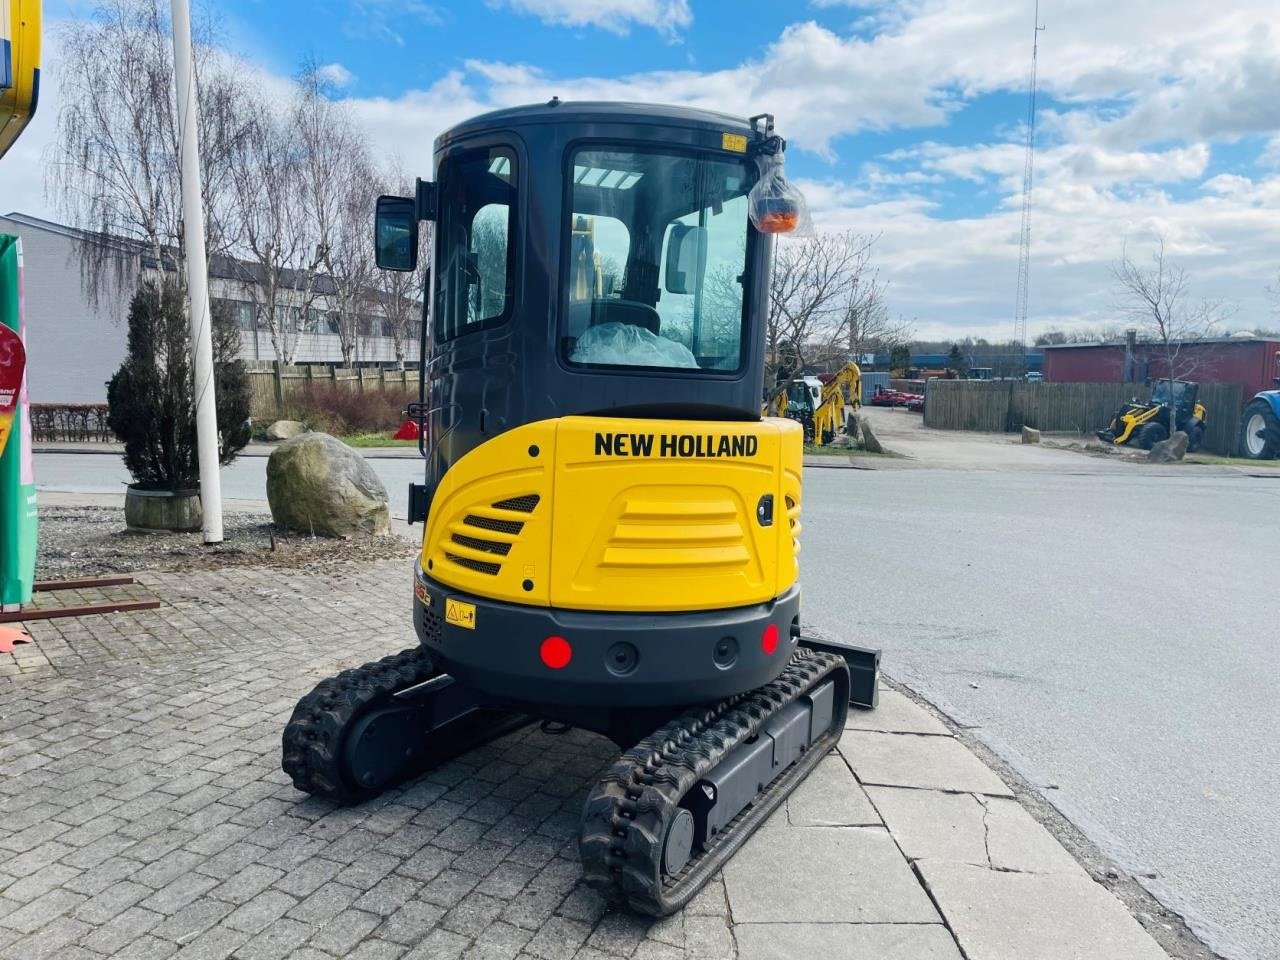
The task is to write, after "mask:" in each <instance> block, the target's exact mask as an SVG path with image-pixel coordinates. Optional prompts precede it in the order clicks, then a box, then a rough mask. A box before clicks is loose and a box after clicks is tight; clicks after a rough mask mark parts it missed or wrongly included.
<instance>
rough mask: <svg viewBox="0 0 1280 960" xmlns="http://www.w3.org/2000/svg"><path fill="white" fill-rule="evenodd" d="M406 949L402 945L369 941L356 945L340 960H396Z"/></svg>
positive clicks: (374, 940)
mask: <svg viewBox="0 0 1280 960" xmlns="http://www.w3.org/2000/svg"><path fill="white" fill-rule="evenodd" d="M407 949H409V948H408V947H406V946H404V945H403V944H399V943H388V942H387V941H386V940H377V939H369V940H365V941H363V942H362V943H360V944H358V945H357V946H356V948H355V949H354V950H352V951H351V952H350V953H348V954H346V955H345V956H344V957H343V958H342V960H397V958H398V957H400V956H401V955H402V954H403V953H404V952H405V951H406V950H407Z"/></svg>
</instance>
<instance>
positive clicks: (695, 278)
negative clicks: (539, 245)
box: [560, 146, 752, 373]
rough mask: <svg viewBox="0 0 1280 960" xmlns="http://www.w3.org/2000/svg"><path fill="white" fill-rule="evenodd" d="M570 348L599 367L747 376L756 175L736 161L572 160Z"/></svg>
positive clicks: (602, 155) (671, 156)
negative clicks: (751, 203)
mask: <svg viewBox="0 0 1280 960" xmlns="http://www.w3.org/2000/svg"><path fill="white" fill-rule="evenodd" d="M568 168H569V170H570V171H571V181H572V182H571V185H570V188H569V210H568V213H567V217H566V223H565V232H566V249H567V251H568V256H567V257H566V260H567V264H566V273H567V276H566V277H565V303H564V309H563V311H562V314H561V324H560V326H561V348H562V351H563V354H564V357H565V359H566V360H567V361H568V362H569V363H571V364H575V365H581V366H588V367H659V368H666V369H686V370H690V371H694V372H696V371H707V372H718V373H733V372H736V371H738V370H739V369H740V368H741V365H742V357H743V349H742V337H743V322H742V321H743V316H744V314H745V305H744V295H745V294H746V289H747V288H746V286H745V281H746V263H747V245H748V241H749V239H750V229H749V221H748V218H747V197H746V195H747V192H748V191H749V190H750V189H751V184H752V181H751V172H750V170H749V168H748V166H747V164H746V163H744V162H743V161H740V160H736V159H731V158H721V157H715V156H701V157H700V156H697V155H694V154H681V153H675V152H663V151H661V150H649V149H636V148H626V149H622V148H609V147H596V146H593V147H584V148H581V149H579V150H577V151H575V152H573V154H572V155H571V158H570V163H569V167H568Z"/></svg>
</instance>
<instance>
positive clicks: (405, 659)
mask: <svg viewBox="0 0 1280 960" xmlns="http://www.w3.org/2000/svg"><path fill="white" fill-rule="evenodd" d="M440 672H441V671H439V670H437V669H436V667H435V665H434V664H433V663H432V662H431V657H430V656H428V654H427V652H426V651H425V650H423V649H422V648H421V647H414V648H412V649H409V650H401V651H400V652H399V653H396V654H392V655H391V656H389V657H383V658H382V659H381V660H375V661H373V662H372V663H366V664H364V666H361V667H356V668H354V669H352V670H343V671H342V673H340V674H338V675H337V676H336V677H330V678H329V679H327V680H321V681H320V682H319V683H318V684H316V687H315V689H314V690H312V691H311V692H310V693H308V694H307V695H306V696H305V697H303V698H302V699H301V700H299V701H298V705H297V706H296V707H294V708H293V715H292V716H291V717H290V718H289V722H288V723H287V724H286V725H285V728H284V736H283V744H282V746H283V753H282V760H281V766H282V767H283V768H284V772H285V773H287V774H288V775H289V776H290V777H291V778H292V779H293V785H294V786H295V787H297V788H298V789H299V790H302V791H303V792H305V793H310V794H313V795H315V796H320V797H328V798H329V799H330V800H337V801H338V802H340V803H356V802H358V801H360V800H367V799H369V798H370V797H373V796H376V795H377V794H378V793H380V792H381V790H382V789H385V788H384V787H380V788H377V789H366V788H362V787H360V786H358V785H357V784H353V783H350V782H349V781H348V780H347V779H346V778H345V777H343V775H342V767H343V759H342V747H343V740H344V738H345V736H346V732H347V730H349V729H350V727H351V724H352V723H353V722H354V721H355V719H356V718H357V717H359V716H360V715H361V714H362V713H364V712H365V711H366V710H368V709H369V708H370V707H373V706H376V705H377V704H379V703H384V702H386V701H388V700H390V699H391V697H393V696H394V695H395V694H396V693H397V692H398V691H400V690H407V689H408V688H409V687H414V686H417V685H418V684H420V683H424V682H425V681H427V680H430V679H431V678H432V677H434V676H438V675H439V674H440Z"/></svg>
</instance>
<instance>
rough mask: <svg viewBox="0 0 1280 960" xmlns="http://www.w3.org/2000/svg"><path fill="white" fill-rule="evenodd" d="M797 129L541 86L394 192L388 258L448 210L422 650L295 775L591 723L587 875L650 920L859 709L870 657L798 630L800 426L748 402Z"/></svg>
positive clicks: (421, 590) (450, 145)
mask: <svg viewBox="0 0 1280 960" xmlns="http://www.w3.org/2000/svg"><path fill="white" fill-rule="evenodd" d="M784 146H785V144H784V142H783V140H782V139H781V138H780V137H779V136H777V135H776V134H775V133H774V130H773V123H772V118H771V117H768V116H766V115H762V116H759V117H754V118H752V119H751V120H746V121H744V120H741V119H737V118H734V117H729V116H725V115H722V114H716V113H708V112H705V111H701V110H693V109H688V108H682V107H655V106H652V105H643V104H625V103H562V102H560V101H559V100H558V99H557V100H552V101H551V102H550V103H548V104H545V105H540V106H533V107H520V108H514V109H510V110H503V111H500V112H497V113H492V114H488V115H486V116H482V117H479V118H477V119H474V120H471V121H469V122H466V123H463V124H461V125H460V126H458V127H455V128H453V129H452V130H449V131H448V132H446V133H445V134H443V135H442V136H441V137H440V138H439V139H438V140H437V141H436V147H435V170H436V174H435V180H434V182H431V183H427V182H424V181H419V183H418V187H417V192H416V196H414V197H383V198H380V199H379V201H378V210H377V217H376V222H375V234H376V235H375V240H376V250H377V260H378V264H379V266H381V267H383V268H385V269H392V270H411V269H413V268H414V266H415V264H416V262H417V255H418V234H419V223H420V221H422V220H429V221H432V222H433V223H434V225H435V239H434V245H433V251H432V255H433V263H432V270H431V280H430V282H429V285H428V292H427V297H426V300H427V303H428V305H429V310H428V311H427V315H426V317H425V319H426V320H427V321H428V322H427V323H425V324H424V333H423V342H422V347H423V353H422V356H423V357H424V373H425V375H424V378H423V379H424V381H425V382H426V384H427V386H426V387H425V393H424V394H423V396H422V398H421V402H420V403H419V404H417V405H415V407H413V408H412V410H411V413H412V415H413V416H414V417H416V418H417V419H418V420H419V421H420V423H421V424H422V425H423V427H424V429H422V430H421V431H420V432H421V434H422V435H423V436H424V437H428V438H429V445H428V444H427V442H426V441H424V442H423V446H422V450H423V453H424V456H425V457H426V481H425V483H423V484H414V485H412V486H411V487H410V516H411V519H413V520H423V521H425V530H424V535H423V539H422V550H421V554H420V557H419V560H418V565H417V569H416V572H415V577H414V596H413V622H414V625H415V627H416V630H417V634H418V640H419V646H418V647H416V648H415V649H412V650H406V651H404V652H402V653H399V654H396V655H395V656H391V657H387V658H385V659H383V660H381V661H378V662H376V663H371V664H366V665H365V666H363V667H360V668H357V669H355V670H348V671H346V672H344V673H342V674H339V675H338V676H336V677H333V678H331V679H328V680H324V681H323V682H321V683H320V684H319V685H318V686H317V687H316V689H315V690H313V691H312V692H311V693H309V694H307V695H306V696H305V697H303V698H302V700H301V701H299V703H298V705H297V707H296V709H295V710H294V712H293V716H292V718H291V719H290V721H289V723H288V725H287V727H286V728H285V731H284V738H283V739H284V743H283V747H284V754H283V766H284V769H285V771H286V772H287V773H288V774H289V775H290V776H291V777H292V779H293V782H294V783H295V784H296V785H297V786H298V787H299V788H301V789H302V790H305V791H308V792H310V793H314V794H318V795H322V796H326V797H331V798H333V799H336V800H339V801H342V802H356V801H360V800H363V799H366V798H369V797H372V796H374V795H375V794H377V793H378V792H379V791H380V790H383V789H385V788H386V787H388V786H390V785H392V784H395V783H399V782H402V781H404V780H406V779H408V778H411V777H414V776H416V775H418V774H420V773H421V772H423V771H424V770H426V769H428V768H429V767H431V766H432V765H433V764H436V763H439V762H441V761H442V760H444V759H446V758H448V757H450V756H453V755H456V754H458V753H460V752H461V751H465V750H467V749H470V748H471V747H473V746H475V745H477V744H480V743H482V742H485V741H486V740H490V739H492V738H494V737H497V736H500V735H502V734H504V733H507V732H509V731H511V730H513V729H514V728H516V727H519V726H520V725H522V724H525V723H528V722H530V720H531V719H542V720H551V721H558V722H561V723H565V724H569V725H572V726H576V727H580V728H583V729H586V730H589V731H594V732H596V733H599V734H603V735H605V736H607V737H609V738H611V739H612V740H613V741H614V742H616V743H617V744H618V745H619V747H620V748H621V749H622V750H623V751H624V752H623V753H622V754H621V756H620V757H619V759H618V761H617V763H616V764H615V765H614V766H613V767H612V769H610V770H609V771H608V772H607V773H606V774H605V775H604V776H603V777H602V778H601V779H600V780H599V781H598V782H597V783H595V785H594V786H592V787H591V788H590V790H589V792H588V793H587V795H586V797H585V803H584V807H583V817H582V829H581V838H580V846H579V849H580V853H581V860H582V869H583V871H584V874H585V875H586V878H587V879H588V881H589V882H590V883H592V884H593V885H595V886H596V887H598V888H599V889H601V890H602V891H604V892H605V894H606V895H608V896H609V897H611V898H614V899H616V900H619V901H624V902H626V903H628V904H630V905H631V906H632V907H633V908H634V909H637V910H640V911H644V912H647V913H650V914H659V915H660V914H666V913H670V912H672V911H674V910H677V909H679V908H680V907H681V906H683V905H684V904H686V903H687V902H688V901H689V899H690V898H691V897H692V896H693V895H694V893H696V892H697V890H698V889H699V888H700V887H701V886H702V884H704V883H705V882H706V881H707V880H708V879H709V878H710V877H711V876H713V875H714V874H715V873H716V872H717V871H718V870H719V869H720V868H721V867H722V866H723V865H724V863H725V861H726V860H727V859H728V857H729V856H730V855H731V854H732V853H733V852H734V851H735V850H736V849H737V848H738V847H739V846H740V845H741V844H742V843H743V841H744V840H745V839H746V837H747V836H748V835H749V834H750V833H751V832H752V831H753V830H754V829H755V828H756V827H757V826H758V825H759V824H760V823H762V822H763V821H764V819H765V818H766V817H768V815H769V814H770V813H771V812H772V811H773V810H775V809H776V808H777V807H778V805H779V804H780V803H781V802H782V801H783V799H784V798H785V797H786V796H787V795H788V793H790V791H791V790H792V789H793V788H794V787H795V786H796V785H797V784H798V783H799V782H800V781H801V780H802V779H803V778H804V777H805V776H806V774H807V773H808V772H809V771H810V770H811V769H812V768H813V767H814V766H815V765H816V764H817V763H818V762H819V760H820V759H821V758H822V757H823V755H824V754H826V753H827V752H828V750H830V748H831V747H832V746H833V745H834V744H835V743H836V741H837V740H838V739H839V737H840V734H841V731H842V730H843V729H844V722H845V716H846V712H847V710H848V706H849V703H850V702H851V701H853V702H856V703H859V704H862V705H865V706H871V705H873V703H874V698H875V693H874V691H875V676H876V670H877V666H878V653H877V652H875V651H870V650H861V649H858V648H853V647H845V646H843V645H837V644H832V643H828V642H818V641H816V640H812V639H810V638H808V637H805V636H802V635H801V630H800V584H799V560H798V557H799V552H800V543H799V535H800V504H801V456H802V428H801V426H800V425H799V424H798V423H795V422H794V421H792V420H789V419H785V418H776V419H775V418H768V417H765V418H762V417H761V416H760V397H761V395H762V381H763V369H764V326H765V323H764V320H765V312H766V311H767V309H768V276H769V264H770V258H771V256H772V245H773V237H772V233H773V232H779V231H783V230H787V229H791V228H793V227H794V226H795V225H796V223H797V221H798V220H799V219H800V211H799V207H798V204H797V203H796V202H795V201H794V200H793V199H788V196H787V195H786V192H785V191H784V190H783V191H780V190H779V189H778V185H779V182H780V174H781V161H782V155H783V150H784ZM758 184H764V185H766V186H768V187H769V188H770V189H767V190H756V189H755V188H756V187H757V185H758ZM842 383H845V384H846V385H847V384H849V383H852V381H851V380H849V379H848V378H845V380H843V381H842ZM842 402H843V401H842ZM406 599H408V598H406Z"/></svg>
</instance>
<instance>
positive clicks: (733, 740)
mask: <svg viewBox="0 0 1280 960" xmlns="http://www.w3.org/2000/svg"><path fill="white" fill-rule="evenodd" d="M841 674H843V677H844V682H843V684H840V683H837V689H836V697H835V709H836V713H835V716H834V717H833V718H832V725H831V727H830V728H829V730H828V732H827V733H826V734H825V735H824V736H823V737H820V738H819V739H818V740H816V741H814V743H813V744H812V745H810V747H809V749H808V750H807V751H806V752H805V754H804V755H803V756H802V757H801V758H800V759H799V760H797V761H796V762H795V763H794V764H792V765H791V766H790V767H789V768H788V769H787V770H785V771H784V772H783V773H782V774H781V775H779V776H778V777H777V778H775V779H774V780H773V782H772V783H770V784H769V785H768V786H767V787H766V788H765V790H764V791H763V792H762V793H760V794H758V795H757V797H756V799H755V801H754V802H753V803H752V805H751V806H749V807H747V808H746V809H745V810H744V811H742V812H741V813H739V814H738V816H737V817H735V818H734V820H733V821H731V822H730V823H729V825H728V826H727V827H726V828H725V829H724V830H723V831H721V832H720V833H719V834H718V835H717V836H716V838H715V840H714V841H712V843H711V844H710V845H709V846H708V847H707V849H705V850H703V851H702V852H701V853H697V854H695V855H694V857H693V858H692V859H690V861H689V862H688V863H687V864H686V865H685V867H684V869H683V870H681V871H680V873H679V874H678V875H676V876H675V877H663V875H662V850H663V844H664V842H665V838H666V833H667V828H668V827H669V826H670V824H671V820H672V817H673V816H674V815H675V811H676V808H677V807H678V806H679V804H680V800H681V799H682V798H683V797H684V795H685V794H686V793H688V792H689V790H690V789H692V788H693V786H694V784H696V783H697V782H698V780H700V779H701V778H702V777H703V776H704V775H705V774H706V773H707V772H708V771H709V770H711V769H712V768H713V767H714V766H715V765H716V764H717V763H719V762H720V761H721V760H723V759H724V757H725V755H726V754H728V752H729V751H730V750H732V749H733V748H734V747H735V746H737V745H738V744H739V743H742V742H743V741H745V740H748V739H750V738H751V737H753V736H755V735H756V734H757V733H759V731H760V730H761V729H762V728H763V727H764V725H765V723H767V722H768V720H769V719H770V718H771V717H772V716H774V715H775V714H777V713H778V711H780V710H782V709H783V708H784V707H786V706H787V705H788V704H790V703H792V702H793V701H795V700H796V699H797V698H799V697H800V696H802V695H804V694H805V693H807V692H808V691H810V690H812V689H814V688H815V687H817V686H818V685H819V684H821V683H822V682H823V681H824V680H826V679H827V678H828V677H832V678H834V679H836V680H837V681H838V680H839V679H840V675H841ZM848 700H849V681H848V672H847V667H846V666H845V663H844V661H843V660H842V659H840V658H839V657H836V656H834V655H832V654H828V653H819V652H817V651H813V650H806V649H804V648H801V649H799V650H797V651H796V652H795V653H794V654H793V655H792V658H791V660H790V662H789V663H788V664H787V666H786V668H785V669H784V670H783V672H782V673H781V674H780V675H779V676H778V678H777V679H776V680H774V681H773V682H772V683H770V684H767V685H765V686H763V687H759V688H757V689H755V690H751V691H748V692H747V693H745V694H740V695H738V696H736V697H731V698H729V699H727V700H722V701H721V702H720V703H718V704H716V705H714V706H712V707H708V708H704V709H701V710H692V711H689V712H688V713H685V714H683V715H682V716H680V717H677V718H676V719H675V720H672V721H671V722H670V723H667V724H666V725H664V726H662V727H660V728H659V729H658V730H657V731H655V732H654V733H652V734H650V735H649V736H647V737H645V738H644V739H643V740H641V741H640V742H639V743H638V744H636V745H635V746H634V747H632V748H631V749H630V750H628V751H627V752H626V753H624V754H623V755H622V756H621V757H620V758H619V759H618V761H617V762H616V763H615V764H614V765H613V767H612V768H611V769H610V770H609V772H608V773H606V774H605V776H604V777H603V778H602V779H601V780H600V782H599V783H598V784H597V785H596V787H595V788H594V789H593V790H592V792H591V794H590V796H589V797H588V798H587V802H586V806H585V808H584V810H583V818H582V820H583V822H582V836H581V840H580V846H579V851H580V854H581V858H582V866H583V873H584V875H585V877H586V880H587V882H588V883H589V884H590V885H591V886H593V887H595V888H596V889H597V890H600V891H601V892H602V893H604V894H605V895H606V896H607V897H609V898H611V899H613V900H621V901H625V902H626V903H627V904H629V905H630V906H631V907H632V908H633V909H635V910H638V911H640V912H642V913H647V914H650V915H653V916H666V915H667V914H670V913H674V912H675V911H676V910H679V909H680V908H681V907H683V906H684V905H685V904H686V903H688V902H689V900H691V899H692V898H693V896H694V894H696V893H697V892H698V890H699V889H701V887H702V886H703V884H705V883H706V882H707V881H708V880H709V879H710V878H711V877H712V876H713V875H714V874H715V872H716V871H717V870H719V869H720V868H721V867H722V866H723V865H724V864H725V862H727V861H728V859H729V857H731V856H732V855H733V853H734V852H735V851H736V850H737V849H738V847H740V846H741V845H742V844H743V843H744V842H745V841H746V839H747V838H748V837H749V836H750V835H751V833H752V832H753V831H754V830H755V829H756V827H758V826H759V825H760V824H761V823H763V822H764V820H765V819H766V818H767V817H768V815H769V814H770V813H772V812H773V810H775V809H777V807H778V806H779V805H780V804H781V803H782V801H783V800H784V799H785V798H786V797H787V795H788V794H789V793H790V792H791V791H792V790H793V789H794V788H795V787H796V786H797V785H798V784H799V783H800V781H801V780H803V779H804V777H805V776H806V775H807V774H808V772H809V771H810V770H811V769H812V768H813V767H814V766H816V765H817V763H818V762H819V761H820V760H821V759H822V757H823V756H825V755H826V753H827V751H828V750H829V749H830V748H831V747H832V746H834V745H835V743H836V742H837V741H838V740H839V738H840V734H841V733H842V732H843V730H844V717H845V715H846V714H847V712H848Z"/></svg>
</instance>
